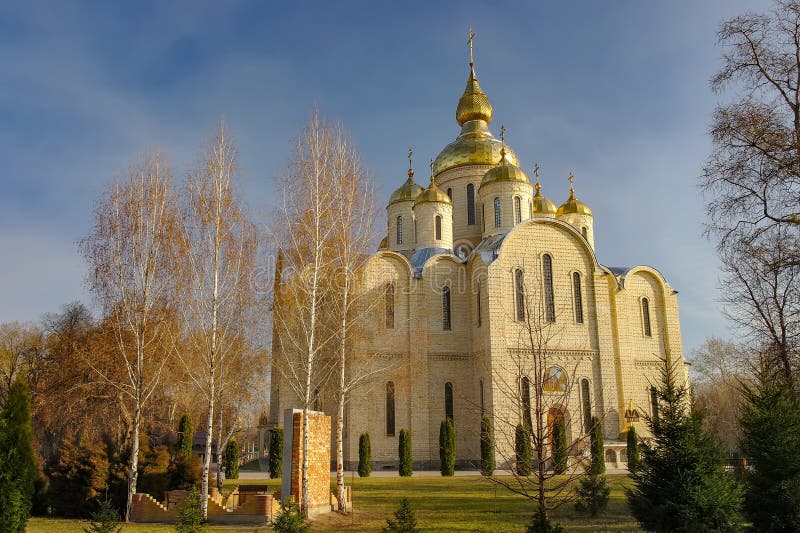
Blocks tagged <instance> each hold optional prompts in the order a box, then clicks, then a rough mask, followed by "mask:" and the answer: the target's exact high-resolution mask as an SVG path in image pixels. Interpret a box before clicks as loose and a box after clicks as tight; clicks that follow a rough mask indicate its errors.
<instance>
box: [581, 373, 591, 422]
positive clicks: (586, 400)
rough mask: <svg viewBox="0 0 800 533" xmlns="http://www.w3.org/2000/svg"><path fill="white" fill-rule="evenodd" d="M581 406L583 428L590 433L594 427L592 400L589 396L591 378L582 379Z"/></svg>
mask: <svg viewBox="0 0 800 533" xmlns="http://www.w3.org/2000/svg"><path fill="white" fill-rule="evenodd" d="M581 407H582V409H583V428H584V430H585V432H586V433H587V434H588V433H589V431H591V429H592V400H591V398H590V397H589V380H588V379H586V378H583V379H582V380H581Z"/></svg>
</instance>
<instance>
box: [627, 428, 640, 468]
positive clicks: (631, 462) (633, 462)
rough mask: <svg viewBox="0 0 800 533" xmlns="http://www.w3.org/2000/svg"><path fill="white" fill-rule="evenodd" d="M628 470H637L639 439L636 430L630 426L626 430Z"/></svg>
mask: <svg viewBox="0 0 800 533" xmlns="http://www.w3.org/2000/svg"><path fill="white" fill-rule="evenodd" d="M627 438H628V470H630V471H631V472H636V469H638V468H639V460H640V459H639V437H637V435H636V428H635V427H633V426H631V427H630V429H629V430H628V437H627Z"/></svg>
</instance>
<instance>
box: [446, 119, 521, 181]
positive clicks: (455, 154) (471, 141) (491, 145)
mask: <svg viewBox="0 0 800 533" xmlns="http://www.w3.org/2000/svg"><path fill="white" fill-rule="evenodd" d="M502 148H503V143H502V142H501V141H500V140H499V139H495V138H494V136H493V135H492V132H491V131H489V126H488V125H487V124H486V121H484V120H470V121H469V122H465V123H464V125H463V126H462V127H461V134H460V135H459V136H458V137H457V138H456V140H455V141H453V142H451V143H450V144H448V145H447V146H445V147H444V149H443V150H442V151H441V152H440V153H439V155H438V157H437V158H436V160H435V161H434V162H433V172H434V174H435V175H437V176H438V175H439V174H441V173H442V172H444V171H445V170H449V169H451V168H455V167H460V166H462V165H495V164H497V161H498V160H499V159H500V150H501V149H502ZM506 160H507V161H508V162H509V163H511V164H512V165H519V158H518V157H517V154H515V153H514V151H513V150H512V149H510V148H509V147H508V146H506Z"/></svg>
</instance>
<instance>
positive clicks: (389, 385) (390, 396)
mask: <svg viewBox="0 0 800 533" xmlns="http://www.w3.org/2000/svg"><path fill="white" fill-rule="evenodd" d="M386 435H387V436H389V437H394V381H387V382H386Z"/></svg>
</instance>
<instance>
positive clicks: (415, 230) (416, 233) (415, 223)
mask: <svg viewBox="0 0 800 533" xmlns="http://www.w3.org/2000/svg"><path fill="white" fill-rule="evenodd" d="M417 235H419V233H418V232H417V219H416V218H415V219H414V242H415V243H416V242H417Z"/></svg>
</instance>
